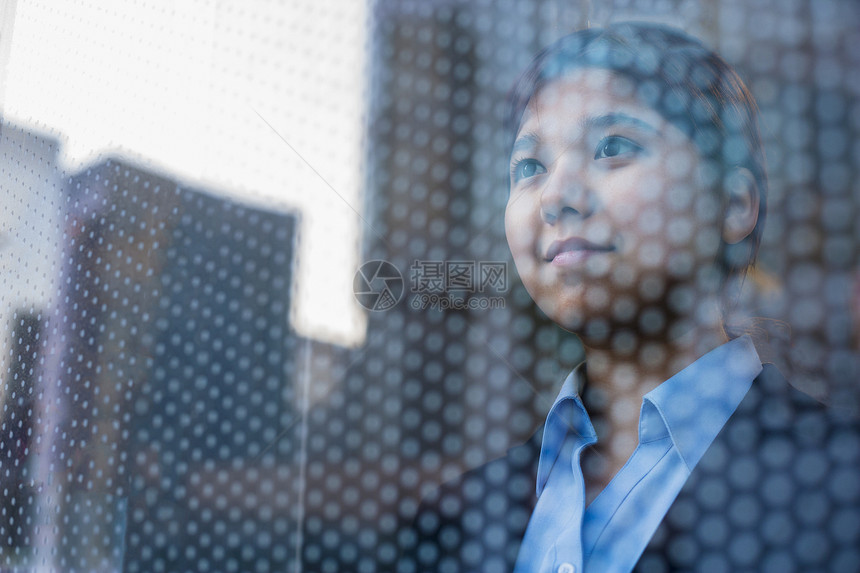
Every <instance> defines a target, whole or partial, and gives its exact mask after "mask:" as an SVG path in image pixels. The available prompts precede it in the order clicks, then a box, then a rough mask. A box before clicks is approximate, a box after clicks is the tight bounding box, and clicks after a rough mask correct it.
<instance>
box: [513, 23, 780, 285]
mask: <svg viewBox="0 0 860 573" xmlns="http://www.w3.org/2000/svg"><path fill="white" fill-rule="evenodd" d="M582 68H598V69H605V70H609V71H612V72H615V73H618V74H619V75H621V76H623V77H626V78H629V79H631V80H632V81H633V82H634V84H635V86H636V95H637V97H638V98H639V99H640V100H641V101H642V102H643V103H645V104H647V105H648V106H650V107H652V108H653V109H655V110H656V111H657V112H659V113H660V114H661V115H662V116H663V117H665V118H666V120H667V121H669V122H670V123H672V124H673V125H675V126H676V127H678V128H679V129H680V130H681V131H682V132H683V133H685V134H686V135H687V136H688V137H690V139H691V140H692V141H693V142H695V144H696V146H697V147H698V148H699V151H700V152H701V155H702V157H703V158H704V159H705V160H706V167H707V168H708V169H707V171H706V174H707V175H708V179H709V181H710V182H711V183H713V185H714V186H716V185H720V186H722V187H723V188H724V187H725V185H726V183H727V182H726V181H725V179H726V177H727V176H729V175H730V174H731V173H732V172H733V171H735V170H736V168H739V167H744V168H746V169H748V170H749V171H750V173H752V175H753V178H754V179H755V184H756V185H757V186H758V191H759V198H760V204H759V215H758V220H757V222H756V225H755V228H754V229H753V231H752V233H750V235H749V236H748V237H747V238H746V239H744V240H743V241H741V242H740V243H738V244H737V245H728V244H723V245H722V247H721V249H720V254H719V255H718V264H719V265H720V266H721V267H722V270H723V272H724V275H723V276H724V277H729V276H732V275H735V274H737V273H741V274H742V273H744V272H745V271H746V269H747V267H748V266H749V265H751V264H752V263H753V261H754V260H755V256H756V253H757V252H758V246H759V243H760V241H761V233H762V228H763V226H764V218H765V208H766V199H767V172H766V166H765V157H764V151H763V148H762V144H761V136H760V135H759V128H758V119H757V116H758V109H757V106H756V104H755V100H754V99H753V97H752V95H751V94H750V92H749V90H748V89H747V88H746V86H745V85H744V83H743V81H742V80H741V79H740V77H739V76H738V75H737V73H736V72H735V71H734V70H733V69H732V67H731V66H730V65H729V64H727V63H726V62H725V61H724V60H723V59H722V58H721V57H720V56H718V55H717V54H715V53H714V52H713V51H711V50H709V49H707V48H706V47H704V46H703V45H702V44H701V42H699V41H698V40H696V39H694V38H692V37H690V36H688V35H687V34H685V33H683V32H681V31H680V30H676V29H673V28H669V27H666V26H661V25H656V24H649V23H636V22H625V23H618V24H612V25H610V26H608V27H606V28H605V29H601V28H589V29H587V30H580V31H579V32H575V33H573V34H570V35H568V36H565V37H563V38H561V39H560V40H558V41H557V42H555V43H554V44H551V45H550V46H548V47H546V48H544V49H543V50H542V51H541V52H540V53H538V55H537V56H535V58H534V60H532V62H531V64H530V65H529V66H528V68H526V70H525V72H523V74H522V75H521V76H520V79H519V80H518V81H517V83H516V84H515V85H514V88H513V90H512V91H511V93H510V96H509V106H508V115H507V117H506V120H505V130H506V132H507V134H508V136H509V140H508V147H507V149H509V150H510V149H511V148H512V146H513V143H514V139H515V137H516V134H517V131H518V130H519V126H520V122H521V120H522V116H523V113H524V112H525V109H526V107H527V106H528V104H529V101H530V100H531V98H532V96H533V95H534V94H536V93H537V92H538V91H540V89H541V88H542V87H544V86H545V85H546V84H548V83H550V82H552V81H553V80H555V79H558V78H560V77H562V76H564V75H565V74H567V73H569V72H571V71H573V70H576V69H582ZM723 199H724V200H725V199H726V197H725V195H723Z"/></svg>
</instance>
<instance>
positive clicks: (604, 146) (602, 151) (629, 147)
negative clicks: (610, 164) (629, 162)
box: [594, 135, 642, 159]
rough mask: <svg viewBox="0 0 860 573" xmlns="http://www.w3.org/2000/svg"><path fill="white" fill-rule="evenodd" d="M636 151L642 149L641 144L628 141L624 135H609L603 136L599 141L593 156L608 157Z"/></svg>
mask: <svg viewBox="0 0 860 573" xmlns="http://www.w3.org/2000/svg"><path fill="white" fill-rule="evenodd" d="M638 151H642V146H640V145H639V144H636V143H634V142H632V141H630V140H629V139H627V138H626V137H621V136H619V135H610V136H609V137H604V138H603V139H602V140H601V141H600V143H598V144H597V150H596V151H595V152H594V158H595V159H609V158H612V157H618V156H620V155H627V154H628V153H636V152H638Z"/></svg>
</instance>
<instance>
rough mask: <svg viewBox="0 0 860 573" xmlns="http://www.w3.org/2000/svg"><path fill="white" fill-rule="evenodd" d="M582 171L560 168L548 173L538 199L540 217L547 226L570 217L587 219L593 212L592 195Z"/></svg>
mask: <svg viewBox="0 0 860 573" xmlns="http://www.w3.org/2000/svg"><path fill="white" fill-rule="evenodd" d="M583 171H584V170H580V169H571V168H569V167H568V168H560V169H556V170H554V172H553V173H550V175H549V177H547V178H546V179H545V181H546V184H545V186H544V188H543V191H542V193H541V198H540V209H541V217H542V218H543V220H544V221H545V222H547V223H549V224H553V223H555V221H557V220H558V219H559V218H561V217H566V216H571V217H579V218H583V219H585V218H588V217H590V216H591V214H592V213H593V212H594V193H593V192H592V191H591V189H590V185H589V182H588V178H587V176H586V174H585V173H583Z"/></svg>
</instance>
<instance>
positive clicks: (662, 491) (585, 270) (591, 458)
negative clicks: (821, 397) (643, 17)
mask: <svg viewBox="0 0 860 573" xmlns="http://www.w3.org/2000/svg"><path fill="white" fill-rule="evenodd" d="M508 127H509V129H510V133H511V134H512V140H511V147H510V149H511V160H510V195H509V198H508V203H507V207H506V212H505V229H506V234H507V239H508V243H509V246H510V249H511V253H512V255H513V259H514V262H515V264H516V267H517V270H518V273H519V275H520V277H521V278H522V281H523V284H524V285H525V287H526V289H527V290H528V292H529V294H530V295H531V296H532V298H533V299H534V300H535V302H536V303H537V305H538V306H539V307H540V308H541V310H542V311H543V312H544V313H546V314H547V316H549V317H550V318H551V319H552V320H554V321H555V322H556V323H558V324H559V325H560V326H562V327H563V328H565V329H568V330H571V331H573V332H575V333H576V334H577V335H578V336H579V337H580V339H581V340H582V343H583V345H584V346H585V348H586V361H585V363H584V364H583V365H580V366H579V367H577V368H576V369H575V370H574V372H573V373H571V375H570V376H569V377H568V378H567V380H566V381H565V382H564V385H563V387H562V389H561V392H560V393H559V395H558V398H557V399H556V401H555V403H554V404H553V407H552V409H551V410H550V413H549V415H548V417H547V421H546V424H545V427H544V429H543V432H542V434H541V435H538V436H536V437H535V439H534V440H533V442H532V443H531V444H527V445H526V446H523V447H522V448H519V449H514V450H512V451H511V452H510V453H509V455H508V456H507V457H506V458H504V459H502V460H497V461H495V462H491V463H490V464H488V465H486V466H484V467H482V468H478V469H476V470H474V471H473V472H471V473H470V474H467V475H466V476H464V478H463V479H462V480H461V481H459V482H457V483H455V484H448V485H446V486H445V487H443V488H442V489H441V490H440V492H439V493H438V494H437V495H436V496H434V497H433V498H432V499H430V500H428V502H427V503H426V504H425V506H424V508H423V509H422V511H421V513H420V514H419V516H418V518H417V519H416V521H415V524H416V528H417V540H416V541H415V543H414V544H412V547H413V549H414V550H415V553H414V554H413V555H414V561H415V563H416V564H417V568H418V570H421V571H431V570H432V571H436V570H438V571H441V570H451V571H485V570H486V571H490V570H511V569H512V568H514V569H515V570H516V571H524V572H525V571H529V572H531V571H535V572H556V571H558V572H566V573H572V572H574V571H577V572H581V571H629V570H631V569H634V568H636V567H637V564H638V565H639V567H641V568H642V569H645V570H661V569H673V568H684V569H689V568H710V567H713V568H714V570H737V569H739V568H750V569H753V570H760V569H762V568H767V567H768V566H774V567H780V564H782V565H783V566H785V565H786V564H788V569H784V570H790V569H791V567H790V565H791V564H792V563H808V564H811V565H812V566H814V567H816V568H827V567H834V565H833V563H834V562H833V561H828V559H829V558H828V557H827V556H826V555H817V554H816V555H808V554H807V555H803V556H798V555H796V554H795V553H793V552H796V547H797V544H796V543H795V542H794V539H795V538H792V537H791V536H790V535H785V534H784V532H783V534H782V537H780V534H778V533H775V532H774V531H775V530H774V531H771V530H769V529H764V527H765V526H763V525H762V522H761V520H762V519H769V518H771V517H772V518H773V519H778V518H779V516H782V517H783V518H785V519H787V520H788V521H789V522H790V523H792V524H794V523H800V522H804V520H806V521H807V522H808V521H810V520H811V519H813V517H814V516H818V517H817V519H819V520H820V519H822V517H821V516H826V515H827V512H828V511H829V509H828V508H829V507H830V506H829V505H827V503H826V499H825V500H824V501H822V499H824V498H822V497H821V496H820V495H819V496H818V497H813V501H811V502H810V503H809V504H807V505H805V506H804V507H802V508H792V507H791V504H790V502H789V501H788V499H787V496H786V495H784V492H779V495H777V496H776V497H775V499H773V500H769V501H768V503H767V504H764V505H763V504H762V502H761V501H760V499H759V497H760V496H759V494H761V493H762V492H761V491H758V490H756V487H757V485H758V480H761V479H771V480H775V481H774V483H783V482H784V481H785V480H782V481H780V477H781V476H783V474H782V473H780V472H781V471H782V470H783V469H784V468H774V467H771V466H768V465H767V464H768V463H769V462H768V459H769V458H768V453H769V450H768V449H767V447H769V446H768V444H770V442H769V441H768V440H777V439H781V438H785V439H786V440H787V441H786V443H785V444H783V446H784V447H786V448H787V449H786V450H784V451H783V453H785V452H788V455H789V456H792V458H791V459H793V456H802V453H803V452H810V453H812V452H816V451H821V449H823V448H824V447H825V446H826V445H827V442H826V439H827V438H826V433H827V432H826V431H824V432H818V433H814V435H806V436H803V437H802V439H800V440H797V439H796V438H797V437H798V436H797V435H796V432H797V428H796V427H795V426H794V423H795V421H796V420H797V419H798V417H800V418H802V417H803V416H806V415H807V414H808V415H810V416H812V417H813V418H811V419H814V420H816V421H817V423H820V424H825V427H826V428H828V429H829V427H830V426H829V425H827V424H829V420H826V417H825V416H824V413H823V412H822V411H821V410H820V408H819V407H818V406H817V404H816V403H814V401H812V400H810V399H808V398H807V397H805V396H803V395H801V394H799V393H797V392H795V391H793V390H792V389H791V388H790V387H789V386H788V385H787V384H785V381H784V379H782V378H781V376H780V375H779V374H778V372H776V371H775V370H774V369H773V368H772V367H771V366H764V367H763V366H762V363H761V361H760V359H759V357H758V355H757V353H756V350H755V347H754V345H753V343H752V341H751V340H750V338H749V337H748V336H740V337H732V336H730V335H729V334H727V332H726V329H725V327H724V324H725V321H726V317H727V316H728V315H729V314H730V311H731V307H732V305H731V301H732V298H733V295H732V293H733V292H734V291H735V290H736V287H737V285H738V284H739V283H740V282H741V281H742V280H743V277H744V275H745V273H746V270H747V268H748V267H749V265H751V264H752V262H753V260H754V258H755V254H756V251H757V248H758V244H759V239H760V237H761V231H762V225H763V221H764V213H765V205H766V202H765V197H766V191H767V182H766V175H765V165H764V154H763V151H762V147H761V142H760V138H759V134H758V126H757V120H756V106H755V102H754V101H753V98H752V97H751V95H750V94H749V92H748V91H747V89H746V88H745V86H744V84H743V82H742V81H741V80H740V79H739V77H738V76H737V74H736V73H735V72H734V71H733V70H732V69H731V67H730V66H728V65H727V64H726V63H725V62H724V61H723V60H722V59H720V58H719V56H717V55H716V54H714V53H713V52H711V51H709V50H708V49H706V48H704V47H703V46H702V45H701V44H700V43H699V42H697V41H696V40H694V39H692V38H690V37H689V36H686V35H685V34H683V33H681V32H679V31H677V30H673V29H669V28H665V27H660V26H655V25H649V24H632V23H625V24H617V25H613V26H610V27H608V28H607V29H605V30H600V29H589V30H584V31H581V32H577V33H575V34H572V35H570V36H567V37H565V38H563V39H561V40H560V41H558V42H556V43H555V44H553V45H552V46H550V47H548V48H547V49H545V50H544V51H543V52H541V53H540V54H538V56H537V57H536V58H535V59H534V61H533V62H532V64H531V65H530V66H529V68H528V69H527V70H526V72H525V73H524V74H523V76H522V78H521V79H520V80H519V82H518V83H517V85H516V87H515V89H514V91H513V92H512V98H511V105H510V113H509V117H508ZM581 394H582V395H581ZM583 396H584V398H583ZM761 408H763V409H764V410H760V409H761ZM762 411H763V412H765V414H762V413H761V412H762ZM592 421H594V423H592ZM828 431H829V430H828ZM786 444H788V445H786ZM771 457H772V456H771ZM785 463H786V464H789V465H790V463H791V462H785ZM846 463H848V462H846ZM763 464H764V465H763ZM798 471H799V472H800V473H803V472H805V471H809V470H808V468H807V469H806V470H804V469H800V470H798ZM789 473H790V472H789ZM798 479H800V478H798ZM783 485H784V483H783ZM810 491H811V492H812V493H818V492H817V491H813V490H812V489H811V488H810ZM767 493H768V492H764V495H765V496H766V495H767ZM789 497H790V496H789ZM783 498H786V499H783ZM816 500H817V501H816ZM853 503H854V506H853V507H855V508H856V503H857V502H856V500H854V501H853ZM771 510H773V511H771ZM855 515H856V514H855ZM768 527H770V526H768ZM774 527H776V526H774ZM792 527H794V525H792ZM772 529H773V528H772ZM797 531H800V528H798V529H797ZM804 531H805V530H804ZM409 543H411V541H410V542H409ZM409 543H407V545H408V544H409ZM846 547H848V546H846ZM804 560H805V561H804ZM405 568H406V569H408V566H407V567H405Z"/></svg>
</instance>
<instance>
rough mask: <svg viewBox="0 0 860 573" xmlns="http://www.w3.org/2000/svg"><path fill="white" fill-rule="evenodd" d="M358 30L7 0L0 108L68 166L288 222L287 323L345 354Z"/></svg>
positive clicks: (214, 8)
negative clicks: (292, 280)
mask: <svg viewBox="0 0 860 573" xmlns="http://www.w3.org/2000/svg"><path fill="white" fill-rule="evenodd" d="M5 9H6V11H7V14H8V11H9V10H8V5H7V6H5ZM0 13H2V10H0ZM8 24H9V21H8V20H7V21H6V22H4V23H3V24H2V30H4V31H8V30H9V25H8ZM367 25H368V24H367V13H366V6H365V5H364V3H363V2H352V1H349V2H344V1H342V0H291V1H290V2H288V3H285V2H281V1H265V0H254V1H246V2H242V3H238V2H212V1H203V0H198V1H195V0H186V1H175V0H140V1H137V2H122V3H118V2H113V1H108V0H101V1H99V0H78V1H72V0H67V1H62V2H54V1H43V2H39V1H36V0H18V1H17V3H16V4H15V6H14V21H13V25H12V26H11V30H12V37H11V47H10V46H9V45H8V37H7V38H6V39H5V40H3V39H0V41H2V43H3V45H4V48H3V51H0V56H4V55H5V56H7V57H8V64H7V67H6V71H5V91H0V95H2V96H3V101H2V105H3V107H2V111H3V115H4V117H5V119H6V121H8V122H11V123H15V124H19V125H22V126H24V127H25V128H32V129H35V130H37V131H39V132H42V133H47V134H50V135H51V136H53V137H56V138H58V139H59V140H60V141H61V144H62V145H61V152H60V153H61V161H62V163H63V167H64V168H71V169H77V168H78V167H82V166H84V165H87V164H89V163H93V162H96V161H98V160H99V159H100V158H101V157H105V156H108V155H112V154H117V153H122V154H123V155H124V156H126V157H131V158H137V159H138V160H140V161H141V162H144V163H146V164H148V165H152V166H155V167H156V168H157V169H158V170H159V171H163V172H166V173H170V174H172V175H173V176H175V177H177V178H179V179H180V180H182V181H185V182H186V183H188V184H191V185H194V186H195V187H198V188H203V189H207V190H210V191H212V192H213V193H218V194H223V195H227V196H232V197H236V198H238V199H239V200H241V201H243V202H246V203H248V204H252V205H256V206H262V207H265V208H268V209H272V210H276V211H282V212H299V213H300V231H299V250H298V262H297V264H298V272H297V280H296V284H295V291H294V294H295V298H294V304H293V309H292V316H291V321H292V323H293V325H294V327H295V328H296V330H297V331H298V332H299V333H300V334H302V335H305V336H310V337H313V338H315V339H319V340H325V341H328V342H334V343H338V344H342V345H349V346H354V345H358V344H360V343H361V342H362V341H363V339H364V331H365V328H366V320H365V316H364V314H363V312H362V311H361V309H360V307H359V306H358V305H357V303H356V302H355V300H354V297H353V294H352V279H353V275H354V273H355V270H356V268H357V267H358V265H359V259H358V257H359V244H360V240H361V237H362V235H364V234H365V233H367V232H370V231H369V229H367V228H366V225H365V224H364V223H363V222H362V220H361V219H360V217H359V216H358V214H357V212H358V213H360V212H361V207H362V205H363V200H362V197H361V193H360V190H361V187H362V184H363V177H364V174H363V172H362V170H361V165H362V159H363V155H362V153H363V152H362V137H363V131H364V124H363V121H364V119H363V118H364V109H365V78H366V64H367V62H366V52H367V50H366V29H367ZM3 52H8V53H7V54H4V53H3ZM0 64H2V62H0Z"/></svg>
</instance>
